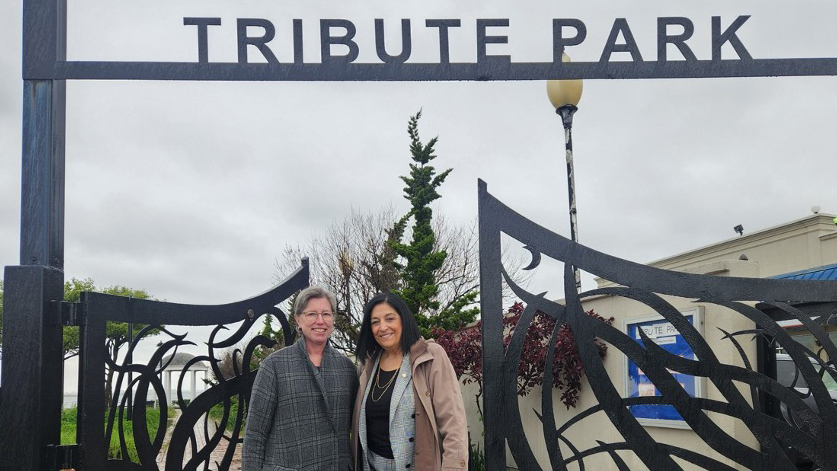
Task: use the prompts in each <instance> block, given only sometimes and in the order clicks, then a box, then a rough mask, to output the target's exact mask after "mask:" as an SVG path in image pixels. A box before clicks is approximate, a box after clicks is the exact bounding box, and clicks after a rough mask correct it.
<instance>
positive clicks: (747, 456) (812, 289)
mask: <svg viewBox="0 0 837 471" xmlns="http://www.w3.org/2000/svg"><path fill="white" fill-rule="evenodd" d="M479 225H480V283H481V308H482V315H483V368H484V369H483V375H484V376H483V377H484V378H490V379H489V380H486V381H485V384H484V394H485V395H484V401H485V406H484V410H485V411H486V414H485V452H486V463H487V466H488V469H491V470H505V466H506V459H505V458H506V448H505V447H506V444H508V446H509V449H510V450H511V453H512V455H513V457H514V460H515V462H516V463H517V465H518V467H519V468H520V469H525V470H535V469H541V465H540V464H539V463H538V461H537V459H536V457H535V453H534V452H533V449H532V446H531V440H532V438H533V437H532V436H531V434H532V431H531V428H530V429H529V433H530V436H529V437H527V435H526V430H524V427H523V424H522V421H521V411H520V406H519V404H518V400H517V371H518V364H519V363H520V357H521V351H522V348H523V340H524V337H525V333H526V327H527V326H528V325H529V323H530V322H531V321H532V318H533V316H534V314H535V313H536V312H538V311H540V312H542V313H545V314H547V315H549V316H552V317H553V318H555V319H557V320H558V322H557V323H556V328H555V333H553V336H552V338H551V339H550V344H549V345H550V349H549V350H548V352H549V353H548V354H547V357H546V364H547V365H551V364H552V352H554V346H555V342H556V338H557V337H556V335H555V334H556V333H557V332H558V329H559V328H560V326H561V323H562V322H566V323H567V324H568V325H569V326H570V327H571V328H572V330H573V333H574V335H575V338H576V341H577V343H578V349H579V353H580V357H581V360H582V362H583V367H584V369H585V371H586V373H587V378H588V379H589V383H590V389H591V390H592V392H593V393H594V394H595V398H596V400H597V402H598V404H596V405H594V406H592V407H589V408H587V409H585V410H581V411H578V412H577V413H575V414H574V416H573V417H572V418H571V419H570V420H568V421H566V422H564V421H562V420H558V421H556V417H557V414H556V413H555V411H554V410H553V402H552V390H551V388H549V387H546V388H545V389H544V390H545V391H546V392H545V394H543V395H542V400H541V411H540V412H539V413H538V412H537V411H536V413H537V414H538V417H539V419H540V422H541V424H540V428H541V430H539V431H538V432H539V433H542V438H543V440H544V441H545V443H546V449H547V451H548V455H549V463H550V467H551V468H552V469H554V470H566V469H580V470H582V471H583V470H584V469H585V464H586V463H588V464H587V466H588V468H587V469H618V470H620V471H623V470H628V469H633V468H631V467H630V466H629V465H628V464H627V462H632V463H641V464H642V466H644V467H647V468H648V469H651V470H654V471H657V470H659V471H671V470H677V469H682V466H683V465H684V463H688V466H693V467H697V468H700V469H707V470H712V471H716V470H730V471H732V470H734V469H742V468H744V469H752V470H796V469H798V468H797V467H798V466H799V469H814V470H816V469H821V470H835V469H837V402H835V400H837V399H835V398H833V397H832V396H831V395H830V394H829V391H828V390H827V388H826V386H825V385H824V381H826V380H832V382H833V380H834V379H837V368H835V359H837V347H835V345H834V343H833V342H832V341H831V339H830V338H829V336H828V334H827V332H826V331H825V329H824V326H825V325H829V324H831V325H834V324H837V303H835V301H837V282H835V281H797V280H771V279H754V278H732V277H717V276H708V275H695V274H687V273H680V272H671V271H666V270H660V269H656V268H652V267H648V266H645V265H639V264H636V263H632V262H628V261H625V260H620V259H617V258H614V257H611V256H608V255H605V254H603V253H599V252H596V251H594V250H591V249H589V248H587V247H584V246H582V245H579V244H576V243H573V242H571V241H570V240H568V239H566V238H564V237H561V236H559V235H558V234H555V233H553V232H550V231H548V230H547V229H545V228H543V227H541V226H539V225H537V224H535V223H533V222H532V221H530V220H528V219H526V218H524V217H523V216H521V215H520V214H518V213H516V212H515V211H513V210H512V209H510V208H509V207H507V206H505V205H504V204H503V203H502V202H500V201H499V200H497V199H496V198H494V197H493V196H492V195H491V194H489V193H488V190H487V187H486V185H485V183H483V182H480V191H479ZM501 234H506V235H507V236H510V237H511V238H513V239H515V240H516V241H519V242H520V244H521V245H523V246H525V247H526V248H527V249H528V250H529V251H530V252H531V253H532V256H533V261H532V264H531V267H534V266H536V265H538V263H540V260H541V257H542V256H548V257H551V258H553V259H555V260H559V261H562V262H564V270H565V271H564V277H563V287H564V293H565V296H566V302H565V303H564V304H559V303H557V302H554V301H551V300H549V299H546V298H545V296H544V295H543V294H541V295H535V294H532V293H529V292H527V291H526V290H524V289H522V288H521V287H519V286H517V285H515V283H514V282H513V281H512V279H511V278H510V277H509V276H508V274H507V273H506V271H505V269H504V267H503V266H502V263H501V257H500V255H501V244H500V237H501ZM573 266H575V267H578V268H580V269H582V270H585V271H587V272H589V273H593V274H595V275H598V276H601V277H602V278H604V279H606V280H609V281H612V282H614V283H616V284H617V285H618V286H615V287H612V288H604V289H597V290H592V291H588V292H584V293H579V292H578V290H577V289H576V285H575V276H574V273H573ZM504 282H505V283H506V284H507V285H508V286H509V287H511V289H512V290H513V291H514V293H515V296H516V297H518V298H519V299H520V300H522V301H523V302H524V303H525V304H526V309H525V311H524V313H523V315H522V316H521V320H520V321H519V323H518V326H517V327H516V328H515V330H514V334H513V336H512V339H511V342H510V343H509V344H508V346H504V343H503V334H504V331H503V329H504V326H503V322H502V321H503V317H502V312H503V311H502V284H503V283H504ZM558 282H559V283H560V282H561V280H558ZM663 295H666V296H675V297H679V298H681V299H685V300H689V301H690V302H692V303H703V304H710V305H713V306H723V307H724V308H726V311H725V312H726V313H727V314H725V315H730V316H742V317H743V319H745V320H746V321H747V322H748V323H750V325H752V326H753V327H752V328H749V329H746V330H742V331H736V332H721V333H716V335H718V336H720V338H721V341H723V342H731V343H732V345H733V347H734V348H735V349H736V350H737V352H738V355H739V356H740V358H738V361H737V363H738V364H728V362H722V361H720V360H719V358H718V355H716V352H715V351H714V350H715V348H717V346H718V344H717V343H716V344H714V345H712V344H710V343H708V342H707V340H706V339H705V338H704V337H703V336H702V335H701V334H700V333H699V332H698V330H697V329H696V328H695V326H693V325H692V324H691V323H690V322H689V321H688V320H687V319H686V318H685V317H684V316H683V315H682V314H681V313H680V312H679V311H678V309H676V308H675V307H674V306H673V305H672V304H671V303H670V302H669V300H668V299H669V298H666V297H664V296H663ZM593 296H610V297H621V298H626V299H630V300H632V301H636V302H639V303H642V304H643V305H644V308H647V309H648V311H653V312H656V313H657V314H659V316H661V317H662V318H663V319H664V320H665V321H666V322H668V323H670V324H671V325H673V326H674V327H675V328H676V329H677V330H678V331H679V333H680V334H681V335H682V336H683V338H684V339H685V341H686V342H688V344H689V346H690V347H691V349H692V350H693V351H694V354H695V358H694V359H685V358H681V357H678V356H676V355H672V354H670V353H668V352H667V351H665V350H664V349H663V348H660V347H659V346H658V345H657V344H656V343H655V342H654V341H652V340H651V339H650V338H649V337H648V336H647V335H646V334H645V333H644V332H643V331H642V330H638V334H639V335H641V339H640V340H641V342H637V341H636V339H633V338H631V337H629V336H628V335H626V333H625V332H623V331H622V329H620V328H619V327H617V326H611V325H609V324H608V323H605V322H601V321H600V320H597V319H595V318H593V317H591V316H587V315H584V312H583V310H582V307H581V302H582V300H584V299H585V298H588V297H593ZM803 303H807V304H803ZM600 314H601V313H600ZM606 316H607V315H606ZM783 319H792V320H794V321H798V322H799V323H801V324H802V325H803V326H804V328H805V329H807V331H808V332H809V333H810V335H812V336H813V337H814V338H815V339H816V345H818V349H819V351H817V348H813V349H812V348H808V347H805V346H804V345H802V344H800V343H799V342H797V341H796V340H795V339H794V338H791V336H789V335H788V333H787V332H786V331H785V330H784V329H783V327H782V325H780V324H779V322H778V321H780V320H783ZM521 326H523V328H521ZM594 337H598V338H599V339H601V340H603V341H605V342H607V344H608V345H609V346H610V347H612V348H614V349H618V350H619V351H621V352H622V353H624V354H625V356H626V357H627V358H628V359H629V360H630V361H633V362H635V363H636V365H638V366H639V367H640V368H641V369H642V370H643V372H644V375H645V376H647V378H648V379H649V380H650V381H651V382H653V386H654V387H655V388H656V389H658V390H659V391H660V393H661V394H660V395H649V396H645V397H641V396H640V397H625V395H624V394H623V392H622V391H620V390H619V388H618V387H616V386H615V385H614V379H613V378H611V375H610V374H609V373H608V371H607V369H606V368H605V366H604V364H603V362H602V359H601V357H600V356H599V352H598V349H597V348H596V346H595V344H594V342H593V339H594ZM753 340H756V341H759V342H761V344H762V352H764V354H765V356H771V354H773V352H775V351H776V349H777V348H779V347H781V348H782V349H784V351H785V352H786V353H784V354H783V356H784V357H785V359H787V360H788V361H789V362H793V363H792V364H791V366H792V367H793V366H794V365H795V370H796V371H797V373H796V374H795V375H794V377H793V378H792V380H791V381H790V382H789V383H786V384H782V383H781V382H779V381H777V379H776V375H775V373H776V372H775V370H774V371H770V364H769V363H766V364H765V365H756V364H753V363H752V362H751V361H750V360H748V357H747V355H745V352H744V350H743V348H742V345H745V342H751V341H753ZM713 347H714V348H713ZM772 356H774V357H775V355H772ZM824 359H825V360H824ZM742 365H743V366H742ZM760 367H761V368H760ZM544 371H545V379H544V384H546V385H548V384H552V380H551V378H550V377H549V376H550V375H551V373H552V372H551V368H544ZM674 373H680V374H686V375H690V376H694V377H698V378H705V381H706V382H707V383H711V385H712V386H713V387H714V388H715V389H717V391H718V394H717V395H716V396H713V397H692V396H690V395H688V394H687V393H686V392H685V391H684V388H683V387H682V386H681V384H680V383H678V382H677V380H676V379H675V378H674ZM803 379H804V381H805V382H806V383H807V387H805V388H802V387H801V385H802V384H803V383H802V380H803ZM617 382H618V381H617ZM715 397H720V398H718V399H716V398H715ZM642 404H654V405H666V406H671V407H673V408H674V409H675V410H676V411H677V413H679V415H680V416H681V417H682V419H683V421H684V424H685V427H687V428H689V429H691V431H692V432H693V433H694V436H695V441H694V442H693V443H698V442H700V443H705V444H706V445H708V446H709V447H711V450H710V451H711V453H701V452H699V451H696V450H695V449H694V448H689V447H686V446H678V445H673V444H671V443H664V442H661V441H659V440H657V438H659V437H660V436H661V434H656V436H652V433H650V432H649V430H648V429H647V428H645V427H643V425H642V424H641V423H640V422H639V420H638V419H637V418H636V417H635V416H634V415H633V414H632V413H631V408H632V407H634V406H637V405H642ZM777 410H780V411H781V412H780V413H776V411H777ZM771 412H772V413H771ZM595 414H598V415H599V417H606V420H602V421H601V422H600V423H599V426H594V427H590V426H589V421H590V420H591V417H592V416H593V415H595ZM602 414H603V415H602ZM718 417H724V418H731V419H733V420H735V421H736V423H740V424H743V425H744V426H745V427H746V429H747V430H749V433H751V434H752V437H754V439H755V441H756V442H757V445H755V446H749V445H747V444H746V443H742V442H741V441H740V440H738V439H736V438H735V436H733V435H732V434H731V433H730V431H729V430H725V429H724V428H723V427H720V426H719V425H718V423H717V422H716V420H713V418H718ZM556 422H557V423H556ZM602 423H604V426H601V425H602ZM584 424H587V427H586V428H583V431H584V432H583V433H584V435H586V437H585V438H589V439H590V441H592V442H593V444H592V446H589V447H587V446H581V445H579V444H578V443H576V442H574V440H575V439H574V438H573V437H577V435H571V433H572V431H573V428H574V427H576V428H577V427H584ZM611 426H612V427H613V428H614V429H615V431H616V432H614V433H613V434H611V435H610V436H611V437H613V436H618V438H616V439H613V440H608V439H602V438H601V437H603V436H604V433H603V430H604V429H605V428H608V427H611ZM576 430H577V429H576ZM710 455H711V456H710ZM798 457H801V458H802V459H801V460H797V458H798ZM591 459H592V460H599V461H598V463H599V464H598V465H594V466H592V467H590V465H589V461H590V460H591ZM602 460H604V461H606V462H607V464H606V465H604V467H603V465H602V464H601V463H602V462H603V461H602ZM637 466H638V465H637ZM803 466H804V468H803Z"/></svg>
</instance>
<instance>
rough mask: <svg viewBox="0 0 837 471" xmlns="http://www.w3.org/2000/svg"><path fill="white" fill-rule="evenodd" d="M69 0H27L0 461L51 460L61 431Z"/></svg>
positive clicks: (27, 465) (19, 469) (27, 469)
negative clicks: (64, 64) (16, 254)
mask: <svg viewBox="0 0 837 471" xmlns="http://www.w3.org/2000/svg"><path fill="white" fill-rule="evenodd" d="M66 24H67V20H66V0H24V1H23V78H24V80H23V126H22V129H23V159H22V178H21V202H20V213H21V217H20V266H14V267H6V270H5V283H4V285H5V286H4V313H3V314H4V316H3V317H4V319H3V330H4V345H3V359H2V361H3V378H2V397H0V399H2V401H1V402H0V404H2V410H0V457H1V458H0V470H3V471H13V470H14V471H42V470H44V469H46V465H47V463H46V461H47V459H46V451H47V445H58V444H59V443H60V439H61V435H60V433H61V406H62V402H63V401H62V391H63V383H64V382H63V341H62V337H63V336H62V323H61V310H60V304H59V303H60V301H63V295H64V272H63V268H64V133H65V115H66V83H65V82H64V81H63V80H51V79H50V77H52V74H53V70H54V67H55V64H56V62H59V61H64V60H66Z"/></svg>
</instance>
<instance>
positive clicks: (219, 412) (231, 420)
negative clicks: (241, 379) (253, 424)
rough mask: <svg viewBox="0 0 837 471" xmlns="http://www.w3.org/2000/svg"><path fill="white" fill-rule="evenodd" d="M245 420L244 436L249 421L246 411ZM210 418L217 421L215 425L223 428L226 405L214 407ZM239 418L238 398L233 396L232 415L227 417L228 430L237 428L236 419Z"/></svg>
mask: <svg viewBox="0 0 837 471" xmlns="http://www.w3.org/2000/svg"><path fill="white" fill-rule="evenodd" d="M244 414H245V415H244V420H242V421H241V433H242V435H243V434H244V426H245V424H246V419H247V415H246V414H247V411H244ZM209 417H210V418H211V419H213V420H214V421H215V424H216V425H217V426H218V428H221V425H220V424H221V419H223V418H224V404H223V403H219V404H215V405H214V406H212V409H210V410H209ZM236 417H238V397H236V396H233V397H232V398H231V399H230V415H229V417H227V427H226V430H228V431H231V430H233V429H234V428H235V419H236Z"/></svg>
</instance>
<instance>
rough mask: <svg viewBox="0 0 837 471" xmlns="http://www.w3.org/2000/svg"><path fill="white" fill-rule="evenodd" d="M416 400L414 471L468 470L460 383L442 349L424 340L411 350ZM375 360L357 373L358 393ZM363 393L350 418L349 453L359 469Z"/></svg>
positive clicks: (369, 361) (370, 361)
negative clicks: (352, 454)
mask: <svg viewBox="0 0 837 471" xmlns="http://www.w3.org/2000/svg"><path fill="white" fill-rule="evenodd" d="M410 361H411V363H412V364H411V369H412V373H413V396H414V397H415V402H416V404H415V407H416V416H415V427H416V435H415V440H416V441H415V469H417V470H421V471H425V470H427V471H433V470H437V471H441V470H464V469H467V467H468V423H467V420H466V418H465V406H464V405H463V402H462V391H460V389H459V380H458V379H457V378H456V373H455V372H454V370H453V366H452V365H451V363H450V360H449V359H448V355H447V353H445V349H443V348H442V347H441V346H439V345H438V344H436V343H435V342H433V341H432V340H430V341H425V340H424V339H419V341H418V342H416V343H415V344H413V346H412V347H411V348H410ZM374 363H375V361H374V360H367V361H366V362H365V363H364V364H363V366H362V367H361V371H360V388H361V389H360V390H361V391H362V390H363V388H365V387H366V383H367V382H368V381H369V377H370V375H371V373H372V366H373V364H374ZM362 401H363V394H358V395H357V399H356V400H355V407H354V415H353V419H352V452H353V453H354V464H355V468H354V469H355V470H360V469H363V468H362V466H359V464H360V463H359V462H358V461H359V456H360V453H358V428H359V425H358V424H359V417H358V416H359V414H360V406H361V402H362Z"/></svg>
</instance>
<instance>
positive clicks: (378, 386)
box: [371, 366, 398, 402]
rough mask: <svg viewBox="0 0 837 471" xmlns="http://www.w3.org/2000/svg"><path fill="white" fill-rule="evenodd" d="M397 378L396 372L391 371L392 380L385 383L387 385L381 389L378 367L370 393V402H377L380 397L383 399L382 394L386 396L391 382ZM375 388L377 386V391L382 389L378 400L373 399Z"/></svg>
mask: <svg viewBox="0 0 837 471" xmlns="http://www.w3.org/2000/svg"><path fill="white" fill-rule="evenodd" d="M397 376H398V370H395V371H393V373H392V378H390V379H389V381H387V384H385V385H384V386H383V387H381V367H380V366H378V373H377V374H376V375H375V384H374V385H373V386H372V393H371V395H372V402H378V401H380V400H381V398H382V397H384V394H386V392H387V390H388V389H389V387H390V385H392V383H393V381H395V378H396V377H397ZM376 386H377V388H378V389H382V391H381V394H379V395H378V399H375V387H376Z"/></svg>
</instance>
